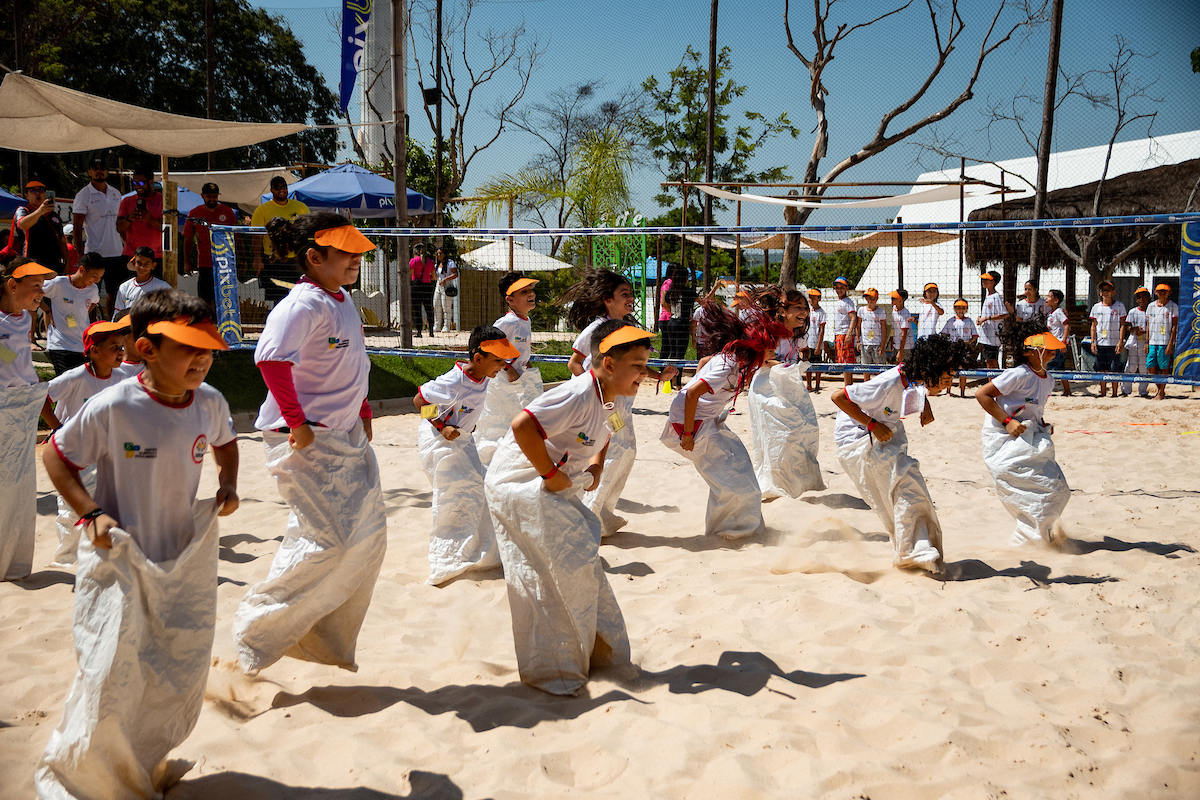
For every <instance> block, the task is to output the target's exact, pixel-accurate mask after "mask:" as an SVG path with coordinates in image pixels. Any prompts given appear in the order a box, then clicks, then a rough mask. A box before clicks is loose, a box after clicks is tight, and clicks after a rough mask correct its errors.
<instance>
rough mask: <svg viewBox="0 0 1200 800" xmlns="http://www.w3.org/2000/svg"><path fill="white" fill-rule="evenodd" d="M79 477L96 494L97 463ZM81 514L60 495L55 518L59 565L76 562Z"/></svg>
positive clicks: (56, 561)
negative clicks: (78, 523)
mask: <svg viewBox="0 0 1200 800" xmlns="http://www.w3.org/2000/svg"><path fill="white" fill-rule="evenodd" d="M79 479H80V480H81V481H83V488H84V489H87V493H88V494H90V495H92V496H93V497H95V496H96V465H95V464H91V465H89V466H86V467H84V468H83V469H82V470H80V471H79ZM78 521H79V515H78V514H76V513H75V509H73V508H71V506H70V505H69V504H68V503H67V501H66V500H64V499H63V498H62V495H59V496H58V516H57V517H55V518H54V531H55V533H57V534H58V549H57V550H55V551H54V557H53V563H54V564H55V565H57V566H62V567H69V566H71V565H72V564H74V563H75V559H76V556H75V551H76V550H78V549H79V535H80V533H81V532H82V526H80V525H77V524H76V523H77V522H78Z"/></svg>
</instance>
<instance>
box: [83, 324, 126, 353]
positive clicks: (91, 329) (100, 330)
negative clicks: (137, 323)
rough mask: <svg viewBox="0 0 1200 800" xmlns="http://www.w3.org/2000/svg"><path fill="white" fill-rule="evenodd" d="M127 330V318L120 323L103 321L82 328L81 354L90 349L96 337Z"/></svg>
mask: <svg viewBox="0 0 1200 800" xmlns="http://www.w3.org/2000/svg"><path fill="white" fill-rule="evenodd" d="M127 330H129V317H125V319H123V320H121V321H120V322H106V321H105V320H101V321H99V322H93V323H92V324H91V325H88V326H87V327H86V328H84V331H83V352H85V353H86V352H87V351H88V350H90V349H92V345H93V344H95V338H96V337H97V336H103V335H104V334H106V333H115V332H117V331H127Z"/></svg>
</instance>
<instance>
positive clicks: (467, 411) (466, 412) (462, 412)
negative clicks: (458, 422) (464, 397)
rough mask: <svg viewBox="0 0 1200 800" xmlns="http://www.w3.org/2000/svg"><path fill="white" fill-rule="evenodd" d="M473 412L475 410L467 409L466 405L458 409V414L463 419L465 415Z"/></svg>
mask: <svg viewBox="0 0 1200 800" xmlns="http://www.w3.org/2000/svg"><path fill="white" fill-rule="evenodd" d="M474 410H475V409H473V408H468V407H467V404H466V403H463V404H462V405H461V406H459V407H458V413H459V414H461V415H462V416H464V417H465V416H466V415H468V414H470V413H471V412H472V411H474Z"/></svg>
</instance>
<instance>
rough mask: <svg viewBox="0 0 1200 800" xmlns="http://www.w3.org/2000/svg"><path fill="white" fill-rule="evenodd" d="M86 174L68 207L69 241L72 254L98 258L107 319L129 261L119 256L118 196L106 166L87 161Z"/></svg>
mask: <svg viewBox="0 0 1200 800" xmlns="http://www.w3.org/2000/svg"><path fill="white" fill-rule="evenodd" d="M87 173H88V177H89V178H91V181H89V182H88V184H87V185H86V186H84V187H83V188H82V189H80V190H79V191H78V192H77V193H76V194H75V200H74V202H72V203H71V216H72V220H73V222H74V224H75V228H74V230H73V231H72V239H73V240H74V245H75V252H76V253H79V254H83V253H95V254H97V255H98V256H100V259H101V262H100V263H101V266H102V267H103V268H104V295H105V306H106V308H107V312H108V317H109V318H111V317H112V314H113V304H114V303H116V302H117V290H118V289H120V288H121V282H122V280H123V279H124V277H125V263H126V262H127V261H128V260H129V259H128V258H125V257H124V256H122V255H121V252H122V248H123V247H124V246H125V245H124V242H122V241H121V234H119V233H117V215H118V213H119V211H120V208H121V192H120V191H119V190H118V189H117V188H116V187H115V186H109V184H108V165H107V164H106V163H105V161H104V159H103V158H101V157H100V156H95V157H94V158H92V160H91V161H88V168H87ZM85 233H86V234H87V241H86V242H85V241H84V234H85Z"/></svg>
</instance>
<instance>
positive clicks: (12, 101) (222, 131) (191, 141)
mask: <svg viewBox="0 0 1200 800" xmlns="http://www.w3.org/2000/svg"><path fill="white" fill-rule="evenodd" d="M307 127H308V126H307V125H304V124H301V123H291V122H286V123H284V122H280V123H273V122H272V123H268V122H264V123H258V122H225V121H222V120H215V119H199V118H197V117H184V116H181V115H179V114H168V113H166V112H165V111H151V110H150V109H148V108H141V107H139V106H133V105H129V104H127V103H118V102H117V101H115V100H106V99H104V98H103V97H93V96H92V95H89V94H85V93H84V92H77V91H75V90H74V89H66V88H63V87H62V86H55V85H54V84H52V83H46V82H45V81H39V80H34V79H33V78H27V77H25V76H24V75H15V74H11V73H10V74H8V75H5V76H4V83H3V84H0V147H6V148H8V149H10V150H24V151H26V152H29V153H75V152H79V151H84V150H103V149H106V148H109V147H117V146H119V145H123V144H127V145H129V146H131V147H136V148H137V149H139V150H144V151H145V152H147V153H155V154H157V155H162V156H190V155H195V154H196V153H208V152H211V151H214V150H225V149H227V148H230V147H245V146H247V145H251V144H257V143H258V142H263V141H266V140H268V139H276V138H278V137H280V136H289V135H291V134H293V133H299V132H300V131H303V130H305V129H306V128H307Z"/></svg>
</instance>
